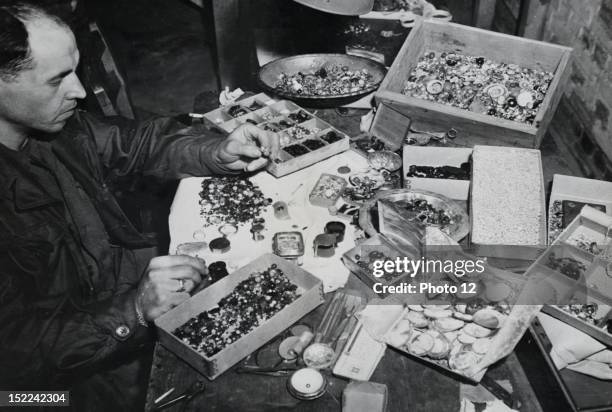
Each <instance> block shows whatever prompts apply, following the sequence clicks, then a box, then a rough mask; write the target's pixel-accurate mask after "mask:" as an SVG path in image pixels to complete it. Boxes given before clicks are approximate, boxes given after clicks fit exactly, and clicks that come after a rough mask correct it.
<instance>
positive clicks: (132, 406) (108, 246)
mask: <svg viewBox="0 0 612 412" xmlns="http://www.w3.org/2000/svg"><path fill="white" fill-rule="evenodd" d="M78 63H79V51H78V50H77V47H76V44H75V39H74V36H73V34H72V32H71V31H70V29H69V28H68V27H67V26H66V24H64V23H63V22H62V21H61V20H59V19H58V18H56V17H54V16H51V15H49V14H47V13H46V12H45V11H43V10H41V9H40V8H38V7H36V6H33V5H28V4H24V3H20V4H17V5H13V6H5V7H0V389H4V390H5V389H30V390H40V389H50V388H53V389H64V390H65V389H70V390H71V391H72V392H71V402H72V403H73V406H74V408H75V409H76V410H111V408H113V409H114V410H138V409H142V401H143V393H144V389H145V387H144V386H143V382H146V378H147V377H148V372H149V371H148V366H147V364H146V362H145V363H143V358H145V359H146V358H147V357H148V358H150V353H151V345H150V343H151V342H152V340H153V339H152V330H151V329H152V328H149V327H148V324H149V322H151V321H152V320H154V319H155V318H156V317H158V316H160V315H161V314H163V313H165V312H166V311H168V310H169V309H171V308H172V307H174V306H176V305H178V304H180V303H181V302H183V301H184V300H185V299H187V298H189V292H190V291H191V290H192V289H193V288H194V287H195V286H196V285H198V283H200V281H201V279H202V275H203V274H205V273H206V265H205V263H204V262H203V261H201V260H199V259H196V258H191V257H188V256H163V257H155V258H153V259H150V261H149V260H148V259H146V260H144V259H143V257H145V256H146V257H147V258H149V257H150V255H151V252H150V249H149V248H148V247H149V246H150V245H151V242H150V239H148V238H147V237H145V236H143V235H142V234H140V233H138V232H137V231H136V229H135V228H134V227H133V226H132V225H131V223H130V222H129V221H128V220H127V219H126V217H125V215H124V214H123V212H122V211H121V209H120V208H119V207H118V205H117V203H116V201H115V199H114V198H113V197H112V195H111V194H110V186H112V183H113V180H114V179H116V178H117V177H122V176H125V175H129V174H130V175H138V174H141V175H152V176H157V177H160V178H167V179H178V178H181V177H184V176H203V175H210V174H213V173H215V174H231V173H239V172H241V171H243V170H244V171H253V170H256V169H258V168H260V167H262V166H264V165H265V164H266V162H267V158H265V157H264V156H263V155H262V152H268V153H269V154H270V156H271V157H275V156H276V154H277V153H278V150H279V149H278V146H279V143H278V136H276V135H274V134H268V133H267V132H264V131H261V130H260V129H258V128H256V127H254V126H245V127H243V128H241V129H238V130H237V131H235V132H234V133H232V134H231V135H230V136H229V137H227V138H226V139H222V138H220V137H214V136H213V137H211V136H208V137H203V136H199V135H196V134H194V133H193V132H192V131H191V130H190V129H181V127H180V126H179V125H178V124H177V123H175V122H173V121H172V120H170V119H155V120H152V121H149V122H146V123H143V124H140V125H136V124H132V123H129V122H127V121H125V120H121V119H116V120H113V122H112V123H110V124H109V123H105V122H102V121H100V120H97V119H96V118H94V117H92V116H90V115H88V114H87V113H84V112H80V111H78V110H77V101H78V100H79V99H82V98H83V97H85V91H84V89H83V87H82V85H81V83H80V81H79V79H78V77H77V75H76V73H75V70H76V68H77V65H78ZM143 261H144V264H143ZM147 355H148V356H147Z"/></svg>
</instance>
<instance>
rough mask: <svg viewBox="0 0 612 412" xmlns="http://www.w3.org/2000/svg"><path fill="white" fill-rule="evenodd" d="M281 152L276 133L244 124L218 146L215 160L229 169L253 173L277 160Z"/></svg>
mask: <svg viewBox="0 0 612 412" xmlns="http://www.w3.org/2000/svg"><path fill="white" fill-rule="evenodd" d="M279 150H280V139H279V137H278V135H277V134H276V133H272V132H268V131H266V130H262V129H260V128H259V127H257V126H255V125H251V124H244V125H242V126H240V127H239V128H237V129H236V130H234V131H233V132H232V133H231V134H230V135H229V136H228V137H227V139H225V140H224V141H223V142H222V143H221V144H220V145H219V146H217V148H216V149H215V153H213V159H214V160H215V161H216V162H217V164H219V165H220V166H223V167H226V168H227V169H230V170H244V171H246V172H252V171H254V170H257V169H259V168H261V167H264V166H265V165H266V164H267V163H268V161H269V160H271V159H276V157H277V156H278V152H279Z"/></svg>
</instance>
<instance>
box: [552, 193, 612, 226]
mask: <svg viewBox="0 0 612 412" xmlns="http://www.w3.org/2000/svg"><path fill="white" fill-rule="evenodd" d="M584 206H590V207H592V208H594V209H597V210H599V211H600V212H604V213H606V206H605V205H600V204H597V203H583V202H576V201H574V200H564V201H563V202H562V206H561V207H562V210H563V228H566V227H567V226H568V225H569V224H570V223H572V220H574V219H575V218H576V216H578V214H579V213H580V211H581V210H582V208H583V207H584Z"/></svg>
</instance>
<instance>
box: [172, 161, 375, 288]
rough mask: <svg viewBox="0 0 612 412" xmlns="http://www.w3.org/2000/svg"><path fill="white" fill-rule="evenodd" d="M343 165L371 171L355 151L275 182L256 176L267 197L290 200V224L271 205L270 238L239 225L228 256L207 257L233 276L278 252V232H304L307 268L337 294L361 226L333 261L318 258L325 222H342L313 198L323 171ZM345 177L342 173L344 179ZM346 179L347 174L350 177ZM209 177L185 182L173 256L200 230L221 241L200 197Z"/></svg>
mask: <svg viewBox="0 0 612 412" xmlns="http://www.w3.org/2000/svg"><path fill="white" fill-rule="evenodd" d="M340 166H349V167H350V168H351V171H352V172H358V171H365V170H366V169H367V167H368V165H367V161H366V159H365V158H363V157H361V156H360V155H358V154H357V153H355V152H353V151H350V150H349V151H347V152H344V153H341V154H339V155H336V156H333V157H331V158H329V159H326V160H324V161H322V162H319V163H317V164H315V165H312V166H310V167H307V168H305V169H302V170H299V171H297V172H295V173H292V174H290V175H287V176H283V177H281V178H278V179H277V178H275V177H274V176H272V175H270V174H269V173H268V172H266V171H261V172H259V173H257V174H256V175H254V176H253V177H251V180H252V181H253V183H255V184H256V185H258V186H259V187H260V188H261V190H262V192H263V193H264V195H265V196H266V197H269V198H272V199H273V201H274V202H276V201H279V200H281V201H284V202H287V204H288V209H289V215H290V217H291V218H290V219H289V220H278V219H276V218H275V217H274V211H273V208H272V207H271V206H269V207H268V208H267V211H266V212H265V213H264V214H263V215H262V217H263V218H264V219H265V220H266V222H265V226H266V230H265V231H264V232H263V234H264V236H265V238H264V240H262V241H258V242H256V241H254V240H253V239H252V235H251V233H250V224H247V225H242V226H241V227H239V230H238V232H237V233H236V234H235V235H232V236H231V237H229V240H230V242H231V250H230V251H229V252H227V253H224V254H213V253H212V252H210V251H208V254H207V255H205V256H204V259H205V260H206V261H207V262H208V263H211V262H214V261H217V260H222V261H225V262H226V263H227V266H228V270H229V271H230V273H231V272H232V271H233V270H236V269H238V268H240V267H242V266H244V265H246V264H247V263H249V262H251V261H252V260H254V259H256V258H257V257H259V256H261V255H262V254H264V253H272V238H273V236H274V234H275V233H277V232H284V231H301V232H302V235H303V237H304V245H305V249H306V250H305V254H304V258H303V262H304V263H303V268H304V269H305V270H307V271H308V272H310V273H312V274H313V275H315V276H317V277H318V278H320V279H321V280H322V281H323V284H324V287H325V292H330V291H333V290H335V289H337V288H339V287H341V286H343V285H344V284H345V283H346V280H347V279H348V275H349V270H348V269H347V268H346V267H345V266H344V264H343V263H342V261H341V260H340V257H341V256H342V254H343V253H345V252H347V251H348V250H350V249H351V248H352V247H353V246H354V245H355V228H354V227H353V226H350V225H348V222H345V223H346V225H347V227H346V231H345V235H344V241H342V242H341V243H340V244H339V245H338V247H337V248H336V251H335V255H334V256H333V257H331V258H321V257H315V256H314V253H313V241H314V238H315V237H316V235H318V234H320V233H323V231H324V229H325V224H326V223H327V222H329V221H332V220H338V219H337V218H334V216H331V215H330V214H329V212H328V211H327V209H326V208H322V207H318V206H312V205H311V204H310V202H309V201H308V195H309V194H310V191H311V190H312V188H313V187H314V185H315V183H316V181H317V179H318V178H319V176H320V175H321V173H332V174H337V175H339V174H338V173H337V169H338V167H340ZM339 176H342V175H339ZM344 177H345V178H346V177H347V176H346V175H344ZM202 179H203V178H195V177H194V178H186V179H183V180H181V182H180V184H179V187H178V190H177V192H176V195H175V197H174V201H173V203H172V207H171V209H170V216H169V219H168V223H169V228H170V253H171V254H173V253H175V252H176V248H177V246H178V245H180V244H181V243H186V242H194V241H198V240H197V239H194V232H195V231H198V230H203V232H204V234H205V239H204V240H205V241H206V242H210V241H211V240H212V239H214V238H217V237H220V236H221V234H220V233H219V232H218V227H219V225H213V226H209V227H206V228H204V227H203V225H204V223H205V216H200V205H199V203H198V201H199V200H200V197H199V193H200V191H201V184H202Z"/></svg>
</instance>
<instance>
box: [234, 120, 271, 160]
mask: <svg viewBox="0 0 612 412" xmlns="http://www.w3.org/2000/svg"><path fill="white" fill-rule="evenodd" d="M238 132H239V133H240V135H239V137H238V139H239V140H240V141H242V142H244V143H248V142H254V143H255V144H256V145H258V146H259V148H260V149H261V151H263V152H265V153H266V155H267V156H269V157H272V158H276V157H277V156H278V152H279V151H280V137H279V135H278V134H277V133H273V132H270V131H268V130H263V129H260V128H259V127H257V126H254V125H252V124H247V125H244V126H242V127H241V128H240V129H238Z"/></svg>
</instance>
